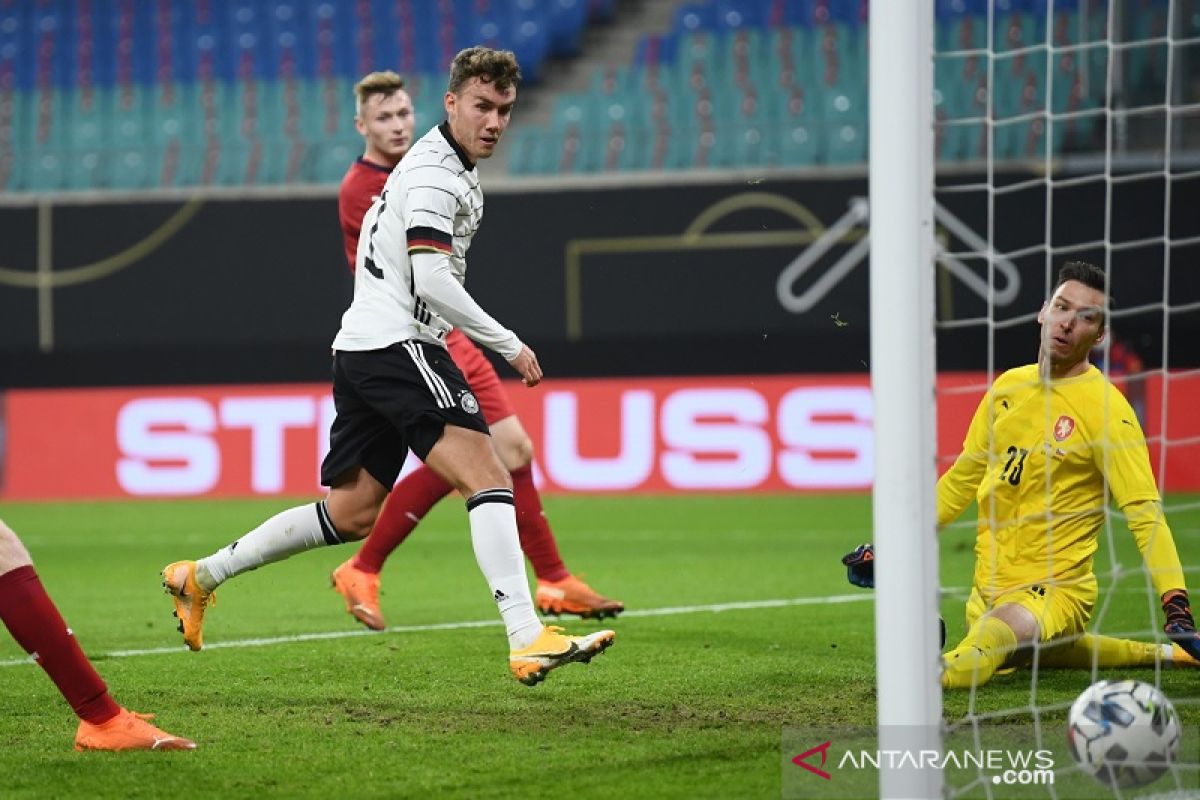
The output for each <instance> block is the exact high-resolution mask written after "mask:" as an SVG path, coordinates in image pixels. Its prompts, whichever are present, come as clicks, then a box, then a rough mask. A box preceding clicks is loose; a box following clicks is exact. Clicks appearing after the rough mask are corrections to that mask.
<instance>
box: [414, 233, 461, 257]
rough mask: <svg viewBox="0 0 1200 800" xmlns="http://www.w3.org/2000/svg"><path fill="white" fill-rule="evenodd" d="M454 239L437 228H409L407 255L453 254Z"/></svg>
mask: <svg viewBox="0 0 1200 800" xmlns="http://www.w3.org/2000/svg"><path fill="white" fill-rule="evenodd" d="M453 240H454V237H452V236H451V235H450V234H448V233H446V232H445V231H439V230H438V229H437V228H409V229H408V254H409V255H412V254H414V253H445V254H446V255H450V254H451V253H453V252H454V245H453Z"/></svg>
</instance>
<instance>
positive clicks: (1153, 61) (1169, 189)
mask: <svg viewBox="0 0 1200 800" xmlns="http://www.w3.org/2000/svg"><path fill="white" fill-rule="evenodd" d="M934 24H935V32H934V42H935V53H934V56H933V58H934V85H935V95H934V109H935V121H934V146H935V148H936V153H937V170H936V173H937V174H936V179H935V184H936V186H935V202H936V204H937V205H936V212H935V219H936V220H937V250H938V253H939V256H938V268H937V277H936V295H935V296H936V300H935V303H936V309H935V313H936V331H937V334H936V335H937V352H938V373H939V376H940V378H939V382H938V419H939V422H938V434H939V436H938V438H939V441H938V459H939V466H940V468H941V469H945V468H947V467H948V466H949V465H950V463H952V461H953V459H954V457H955V456H957V454H958V453H959V451H960V450H961V448H962V444H963V437H964V435H965V433H966V423H967V422H968V421H969V420H970V417H971V414H972V412H973V411H974V409H975V407H976V405H977V404H978V403H979V401H980V399H981V397H983V395H984V393H985V392H986V391H987V389H988V387H989V386H990V385H991V383H992V382H993V381H994V380H995V379H996V378H997V377H998V376H999V375H1001V374H1002V373H1004V372H1005V371H1006V370H1008V369H1011V368H1014V367H1017V366H1020V365H1024V364H1030V363H1032V362H1034V361H1035V360H1036V357H1037V351H1038V341H1039V340H1038V336H1039V332H1038V331H1039V328H1038V324H1037V313H1038V310H1039V308H1040V307H1041V304H1042V302H1043V301H1044V300H1045V299H1046V298H1048V297H1049V296H1050V295H1051V292H1052V290H1053V287H1054V284H1055V279H1056V275H1057V272H1058V270H1059V268H1060V267H1061V266H1062V265H1063V263H1065V262H1067V261H1072V260H1082V261H1087V262H1091V263H1093V264H1096V265H1098V266H1100V267H1102V268H1104V269H1105V271H1106V272H1107V274H1108V276H1109V295H1110V306H1109V308H1108V309H1107V321H1108V328H1109V332H1108V334H1107V336H1106V337H1105V338H1104V340H1103V342H1102V345H1101V346H1100V347H1098V348H1097V349H1096V350H1095V351H1094V352H1093V355H1092V361H1093V363H1094V364H1096V365H1097V366H1099V367H1100V368H1101V369H1102V370H1103V371H1104V372H1105V373H1106V374H1107V376H1108V377H1109V378H1110V380H1112V382H1113V383H1114V384H1115V385H1116V386H1117V387H1118V388H1119V389H1120V390H1121V391H1122V392H1123V393H1124V395H1125V397H1126V398H1127V399H1128V400H1129V402H1130V404H1131V405H1132V406H1133V408H1134V410H1135V412H1136V414H1137V416H1138V418H1139V421H1140V424H1141V426H1142V428H1143V430H1144V431H1145V434H1146V439H1147V442H1148V445H1149V452H1150V459H1151V465H1152V468H1153V471H1154V475H1155V478H1156V480H1157V484H1158V488H1159V490H1160V492H1161V493H1162V495H1163V499H1164V502H1165V512H1166V517H1167V520H1168V522H1169V523H1170V526H1171V530H1172V532H1173V535H1174V539H1175V543H1176V545H1177V548H1178V553H1179V557H1180V561H1181V562H1182V564H1183V567H1184V571H1185V575H1186V577H1187V579H1188V581H1190V582H1192V583H1193V586H1192V587H1190V588H1192V590H1193V592H1194V593H1195V592H1196V591H1198V590H1200V586H1197V585H1195V584H1197V583H1200V578H1198V577H1197V575H1198V573H1200V2H1194V1H1191V0H938V1H937V3H936V6H935V23H934ZM876 124H879V123H878V121H876V120H872V125H873V126H874V125H876ZM1104 413H1108V410H1107V409H1106V410H1105V412H1104ZM1068 424H1069V423H1063V425H1064V426H1066V425H1068ZM1050 430H1054V429H1053V428H1051V429H1050ZM1062 430H1063V432H1065V433H1069V431H1066V430H1065V428H1063V429H1062ZM1040 446H1041V447H1043V448H1046V449H1045V453H1044V455H1045V457H1046V458H1047V459H1048V460H1050V461H1051V462H1052V459H1053V458H1054V457H1055V455H1054V450H1055V448H1056V447H1057V444H1056V443H1055V442H1054V441H1050V439H1049V437H1047V441H1046V442H1043V443H1041V445H1040ZM993 452H994V449H993ZM1031 457H1032V458H1036V457H1038V455H1037V454H1035V455H1033V456H1031ZM1048 474H1051V477H1050V478H1048V479H1047V483H1048V482H1049V480H1052V479H1053V478H1052V471H1049V472H1048ZM1043 491H1045V492H1049V491H1050V487H1049V486H1048V485H1047V486H1045V487H1044V489H1043ZM1033 505H1034V507H1036V506H1037V504H1033ZM1046 505H1049V504H1046ZM988 513H989V512H988V509H986V508H985V509H983V515H984V517H985V518H986V517H987V515H988ZM1061 513H1063V512H1060V511H1059V510H1057V509H1051V510H1050V512H1049V514H1048V515H1047V516H1048V519H1046V520H1045V527H1046V528H1047V529H1048V530H1049V531H1050V533H1049V534H1048V535H1049V536H1053V531H1054V529H1055V525H1056V523H1059V524H1061V519H1062V517H1061ZM975 514H976V510H975V508H974V507H972V508H971V509H968V511H967V512H965V513H964V514H963V515H962V516H961V517H960V518H959V520H958V521H957V523H955V524H954V525H952V526H950V527H948V528H947V529H945V530H943V531H942V532H941V534H940V553H941V556H940V558H941V565H940V580H941V584H942V601H941V613H942V615H943V617H944V619H945V622H946V626H947V641H946V650H950V649H951V648H953V647H954V646H955V644H956V643H957V642H958V641H959V640H961V639H962V637H963V636H964V634H965V633H966V631H967V624H966V621H965V619H964V607H965V605H966V603H967V600H968V596H969V593H970V590H971V587H972V584H973V579H974V578H973V576H974V575H975V572H974V570H975V543H976V519H975ZM1104 516H1105V519H1104V524H1103V528H1102V533H1101V536H1100V543H1099V548H1098V550H1097V552H1096V554H1095V558H1094V572H1095V575H1096V578H1097V582H1098V589H1099V593H1098V598H1097V600H1096V604H1095V607H1094V610H1093V611H1092V613H1091V619H1090V622H1089V623H1088V625H1087V630H1088V632H1089V633H1091V634H1097V635H1103V636H1108V637H1114V638H1116V639H1122V640H1137V641H1141V642H1153V643H1158V644H1159V645H1160V648H1159V652H1160V654H1161V655H1163V656H1165V655H1166V653H1167V652H1168V651H1169V649H1170V648H1169V642H1168V640H1167V639H1166V638H1165V636H1164V635H1163V633H1162V626H1163V611H1162V609H1161V605H1160V601H1159V597H1158V596H1157V592H1156V591H1155V589H1154V584H1153V582H1152V580H1151V575H1150V573H1149V571H1148V570H1147V569H1146V567H1145V566H1144V565H1143V562H1142V558H1141V555H1140V553H1139V551H1138V549H1137V547H1136V546H1135V543H1134V539H1133V537H1132V536H1131V534H1130V531H1129V528H1128V527H1127V526H1126V521H1125V518H1124V516H1123V514H1122V513H1121V511H1120V510H1118V509H1116V508H1115V505H1114V504H1113V503H1112V502H1109V503H1108V504H1107V507H1106V508H1105V510H1104ZM1007 546H1008V544H1006V543H1001V546H1000V553H999V557H1000V558H1004V557H1005V548H1006V547H1007ZM1012 546H1013V547H1016V546H1017V545H1015V544H1013V545H1012ZM1047 578H1048V579H1049V578H1050V574H1049V567H1048V573H1047ZM1046 652H1047V651H1046V650H1044V649H1042V648H1036V649H1035V651H1034V652H1032V653H1031V654H1030V659H1029V663H1028V664H1027V665H1024V666H1021V667H1019V668H1018V669H1016V670H1015V671H1014V672H1011V673H1009V674H999V675H997V676H995V677H994V678H993V679H992V680H991V681H990V682H988V683H987V684H986V685H983V686H979V687H977V688H974V689H949V690H947V691H946V692H945V694H944V697H943V710H944V715H943V716H944V719H945V721H946V724H947V728H946V737H947V738H946V742H947V745H946V746H947V747H950V742H952V741H956V740H957V741H968V742H971V743H973V746H975V747H980V748H983V749H985V750H986V749H988V739H989V735H990V734H991V733H992V732H995V731H998V730H1000V729H1008V730H1009V731H1010V732H1016V733H1015V735H1017V736H1018V738H1020V739H1021V741H1022V746H1024V747H1029V746H1032V747H1034V748H1045V749H1047V750H1050V751H1052V752H1053V753H1054V754H1055V756H1056V757H1055V763H1054V767H1053V770H1052V771H1053V777H1052V779H1048V780H1047V779H1043V780H1041V781H1040V782H1039V783H1040V784H1041V785H1037V786H1031V785H1026V786H1018V785H1016V784H1017V783H1019V782H1020V778H1021V776H1020V775H1018V774H1015V775H1014V776H1012V785H1010V784H1008V783H1002V782H1001V781H1000V780H998V778H999V777H1000V776H999V775H998V774H997V770H996V769H986V768H983V769H964V770H961V771H957V772H954V773H953V774H952V772H951V771H950V770H947V772H946V776H945V788H946V793H947V795H948V796H971V797H984V796H987V797H1010V796H1042V797H1045V796H1049V797H1102V796H1110V794H1109V792H1110V790H1109V789H1107V788H1105V787H1102V786H1101V785H1100V784H1098V783H1096V782H1094V781H1093V780H1092V778H1091V777H1090V776H1087V775H1084V774H1082V772H1081V770H1079V769H1078V768H1076V767H1075V765H1074V762H1073V761H1072V760H1071V759H1070V757H1069V756H1068V755H1067V751H1066V748H1065V741H1066V731H1067V722H1066V718H1067V712H1068V709H1069V707H1070V705H1071V703H1072V702H1073V701H1074V700H1075V698H1076V697H1077V696H1078V695H1079V694H1080V692H1082V691H1083V690H1084V689H1085V688H1086V687H1087V686H1089V685H1090V684H1091V683H1093V682H1094V681H1097V680H1101V679H1110V680H1122V679H1127V678H1132V679H1136V680H1139V681H1143V682H1145V683H1150V684H1154V685H1157V686H1159V687H1160V688H1161V689H1162V691H1163V692H1164V693H1165V695H1166V696H1167V697H1168V698H1169V699H1170V700H1171V701H1172V702H1173V703H1174V706H1175V708H1176V709H1177V710H1178V712H1179V715H1180V717H1181V721H1182V723H1183V739H1182V741H1183V747H1182V749H1181V750H1180V762H1179V766H1178V767H1177V768H1176V769H1173V770H1171V771H1170V772H1169V773H1168V774H1167V775H1165V776H1163V777H1162V778H1160V779H1159V780H1158V781H1156V782H1155V783H1154V784H1152V785H1150V786H1148V787H1146V788H1145V789H1143V790H1140V791H1141V792H1148V793H1151V794H1154V793H1167V792H1172V791H1174V792H1185V793H1186V792H1190V793H1187V794H1186V796H1200V795H1198V794H1195V793H1196V792H1200V790H1198V789H1197V788H1196V787H1197V786H1198V785H1200V784H1198V776H1197V772H1196V770H1197V766H1196V764H1197V761H1198V759H1197V754H1200V670H1190V669H1178V668H1173V666H1172V663H1171V662H1170V661H1169V660H1167V659H1166V658H1164V657H1160V658H1159V659H1158V660H1157V661H1156V662H1155V663H1151V664H1145V665H1138V666H1134V665H1130V666H1120V665H1118V666H1109V665H1106V664H1104V663H1100V662H1101V661H1102V659H1101V658H1100V657H1099V656H1096V657H1094V658H1093V659H1092V661H1091V663H1090V664H1089V665H1086V666H1078V667H1074V668H1061V667H1059V666H1058V665H1053V666H1052V665H1048V664H1046V663H1044V662H1046V661H1049V660H1051V659H1048V658H1046V655H1045V654H1046ZM956 737H957V738H956ZM1022 737H1023V738H1022ZM998 746H1004V747H1010V746H1011V743H1010V744H1005V743H1004V742H1000V743H999V744H998ZM1035 777H1036V776H1035ZM1005 780H1007V779H1005ZM1032 782H1033V781H1032V780H1028V781H1025V783H1027V784H1028V783H1032ZM1117 793H1118V794H1120V792H1119V791H1118V792H1117ZM1121 796H1135V795H1134V793H1131V792H1129V791H1126V792H1125V793H1124V794H1123V795H1121ZM1137 796H1141V795H1140V794H1139V795H1137ZM1179 796H1185V795H1179Z"/></svg>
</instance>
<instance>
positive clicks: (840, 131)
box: [825, 119, 867, 164]
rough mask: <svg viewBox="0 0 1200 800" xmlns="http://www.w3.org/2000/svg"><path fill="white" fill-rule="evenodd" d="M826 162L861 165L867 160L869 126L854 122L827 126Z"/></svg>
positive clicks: (835, 123) (847, 121) (849, 121)
mask: <svg viewBox="0 0 1200 800" xmlns="http://www.w3.org/2000/svg"><path fill="white" fill-rule="evenodd" d="M825 130H826V138H825V162H826V163H828V164H859V163H863V162H865V161H866V160H867V126H866V125H865V124H862V123H859V122H855V121H853V120H849V119H846V120H841V121H838V122H833V123H827V124H826V129H825Z"/></svg>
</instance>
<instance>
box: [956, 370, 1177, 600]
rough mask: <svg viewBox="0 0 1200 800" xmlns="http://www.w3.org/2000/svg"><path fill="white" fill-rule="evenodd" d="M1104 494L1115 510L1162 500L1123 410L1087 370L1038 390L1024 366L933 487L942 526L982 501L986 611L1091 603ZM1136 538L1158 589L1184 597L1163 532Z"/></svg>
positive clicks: (995, 392)
mask: <svg viewBox="0 0 1200 800" xmlns="http://www.w3.org/2000/svg"><path fill="white" fill-rule="evenodd" d="M1106 482H1107V486H1108V490H1109V492H1110V493H1111V496H1112V498H1113V499H1114V500H1115V502H1116V504H1117V506H1118V507H1120V508H1122V509H1124V508H1126V507H1127V506H1129V505H1130V504H1132V503H1138V502H1142V501H1147V500H1149V501H1154V502H1155V503H1157V501H1158V500H1159V494H1158V487H1157V485H1156V484H1155V481H1154V475H1153V473H1152V472H1151V471H1150V459H1149V455H1148V453H1147V450H1146V440H1145V436H1144V435H1143V433H1142V429H1141V425H1139V424H1138V419H1137V416H1136V415H1135V414H1134V413H1133V409H1132V408H1131V407H1130V405H1129V402H1128V401H1127V400H1126V399H1125V397H1124V396H1123V395H1122V394H1121V393H1120V392H1119V391H1118V390H1117V388H1116V387H1115V386H1113V385H1112V384H1111V383H1110V382H1109V381H1108V379H1107V378H1105V376H1104V375H1103V373H1101V372H1100V371H1099V370H1098V369H1096V368H1095V367H1094V366H1089V367H1088V369H1087V371H1086V372H1085V373H1083V374H1082V375H1078V376H1076V377H1072V378H1065V379H1062V380H1054V381H1048V382H1044V381H1042V380H1041V378H1040V376H1039V373H1038V367H1037V365H1036V364H1031V365H1029V366H1025V367H1019V368H1017V369H1013V370H1009V371H1008V372H1005V373H1004V374H1003V375H1001V376H1000V377H999V378H997V379H996V381H995V383H993V384H992V387H991V390H990V391H989V392H988V393H987V395H986V396H985V397H984V398H983V400H982V401H981V402H980V404H979V407H978V408H977V409H976V411H975V416H974V418H973V419H972V420H971V427H970V429H969V430H968V431H967V436H966V440H965V441H964V442H963V451H962V454H961V455H960V456H959V457H958V460H957V461H956V462H955V463H954V466H953V467H951V469H950V470H949V471H948V472H946V474H945V475H943V476H942V478H941V479H940V480H939V481H938V486H937V501H938V524H939V526H940V525H945V524H947V523H949V522H952V521H953V520H954V519H955V518H957V517H958V515H959V514H961V513H962V512H963V510H964V509H965V508H966V507H967V506H968V505H970V502H971V500H973V499H974V500H977V501H978V503H979V521H978V538H977V539H976V544H975V586H976V587H977V588H978V589H979V591H980V593H981V594H982V595H983V598H984V600H985V601H986V602H988V603H989V604H990V603H991V601H992V600H994V599H995V598H996V597H997V596H998V595H1000V594H1002V593H1004V592H1006V591H1011V590H1012V589H1015V588H1019V587H1023V586H1029V585H1037V584H1046V583H1054V584H1058V585H1063V584H1066V585H1071V584H1074V585H1078V586H1079V587H1080V588H1081V589H1083V590H1084V591H1088V590H1089V589H1090V591H1092V592H1094V591H1095V577H1094V576H1093V574H1092V557H1093V555H1094V554H1095V552H1096V546H1097V543H1098V539H1099V533H1100V531H1101V529H1102V527H1103V525H1104V519H1105V517H1104V509H1105V503H1106V496H1105V485H1106ZM1159 519H1161V513H1160V514H1159ZM1164 536H1165V541H1163V537H1164ZM1135 538H1137V539H1138V545H1139V549H1140V550H1141V552H1142V554H1143V556H1144V557H1145V559H1146V564H1147V566H1148V567H1149V568H1150V569H1151V571H1152V574H1153V575H1154V576H1155V581H1154V582H1155V584H1156V585H1158V584H1160V582H1161V583H1162V584H1163V585H1168V584H1172V583H1177V585H1178V586H1183V583H1182V579H1183V573H1182V570H1181V568H1180V566H1179V559H1178V555H1177V554H1176V551H1175V546H1174V541H1173V540H1172V539H1171V535H1170V530H1169V528H1167V526H1166V524H1165V521H1164V522H1163V523H1162V524H1161V525H1156V526H1154V533H1153V534H1152V535H1151V534H1145V535H1144V536H1143V535H1142V534H1139V533H1137V532H1135ZM1143 538H1145V539H1146V541H1143ZM1152 538H1154V539H1159V541H1158V542H1157V543H1154V542H1151V541H1150V539H1152ZM1176 576H1178V577H1176Z"/></svg>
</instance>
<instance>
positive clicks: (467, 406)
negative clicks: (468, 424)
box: [458, 392, 479, 414]
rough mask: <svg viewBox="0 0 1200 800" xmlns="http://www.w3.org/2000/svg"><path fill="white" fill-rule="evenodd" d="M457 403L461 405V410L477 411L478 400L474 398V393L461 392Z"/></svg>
mask: <svg viewBox="0 0 1200 800" xmlns="http://www.w3.org/2000/svg"><path fill="white" fill-rule="evenodd" d="M458 404H459V405H461V406H462V410H463V411H465V412H467V413H468V414H477V413H479V401H478V400H476V399H475V395H473V394H471V393H470V392H463V393H462V397H460V398H458Z"/></svg>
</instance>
